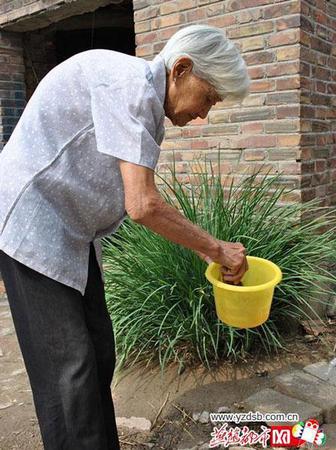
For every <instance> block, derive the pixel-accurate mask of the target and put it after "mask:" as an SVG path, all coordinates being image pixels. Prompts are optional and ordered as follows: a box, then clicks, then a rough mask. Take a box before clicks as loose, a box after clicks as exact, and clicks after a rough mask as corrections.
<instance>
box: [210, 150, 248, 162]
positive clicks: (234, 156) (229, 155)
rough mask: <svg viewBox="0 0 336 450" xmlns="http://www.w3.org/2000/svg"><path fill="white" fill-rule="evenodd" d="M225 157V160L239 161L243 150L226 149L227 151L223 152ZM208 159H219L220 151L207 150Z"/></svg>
mask: <svg viewBox="0 0 336 450" xmlns="http://www.w3.org/2000/svg"><path fill="white" fill-rule="evenodd" d="M221 153H222V154H223V156H224V158H225V161H227V160H228V161H238V160H239V159H240V157H241V151H240V150H231V151H230V150H225V153H223V152H221ZM205 155H206V157H207V159H209V160H211V161H217V160H218V152H217V151H216V152H209V153H208V152H206V153H205Z"/></svg>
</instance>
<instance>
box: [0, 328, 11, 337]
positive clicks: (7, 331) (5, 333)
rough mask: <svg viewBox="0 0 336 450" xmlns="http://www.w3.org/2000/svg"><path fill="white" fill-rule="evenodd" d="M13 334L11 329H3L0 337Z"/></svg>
mask: <svg viewBox="0 0 336 450" xmlns="http://www.w3.org/2000/svg"><path fill="white" fill-rule="evenodd" d="M13 333H14V328H13V327H9V328H3V329H2V330H1V332H0V336H10V335H11V334H13Z"/></svg>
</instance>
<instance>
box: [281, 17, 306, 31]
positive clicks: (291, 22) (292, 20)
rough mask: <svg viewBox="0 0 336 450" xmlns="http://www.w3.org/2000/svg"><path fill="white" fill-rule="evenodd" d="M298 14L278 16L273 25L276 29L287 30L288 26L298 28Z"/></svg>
mask: <svg viewBox="0 0 336 450" xmlns="http://www.w3.org/2000/svg"><path fill="white" fill-rule="evenodd" d="M300 17H301V16H300V15H299V14H297V15H295V16H290V17H285V18H278V19H277V20H276V23H275V26H276V29H277V31H283V30H287V29H289V28H300Z"/></svg>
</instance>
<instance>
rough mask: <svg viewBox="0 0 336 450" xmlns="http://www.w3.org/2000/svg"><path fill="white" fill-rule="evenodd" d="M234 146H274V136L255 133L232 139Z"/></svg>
mask: <svg viewBox="0 0 336 450" xmlns="http://www.w3.org/2000/svg"><path fill="white" fill-rule="evenodd" d="M232 144H233V146H234V147H235V148H265V147H275V145H276V136H265V135H256V136H248V137H244V138H240V139H237V140H236V141H234V142H233V143H232Z"/></svg>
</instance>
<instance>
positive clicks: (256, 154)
mask: <svg viewBox="0 0 336 450" xmlns="http://www.w3.org/2000/svg"><path fill="white" fill-rule="evenodd" d="M266 156H267V152H266V151H265V150H244V153H243V157H244V160H245V161H263V160H264V159H265V158H266Z"/></svg>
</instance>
